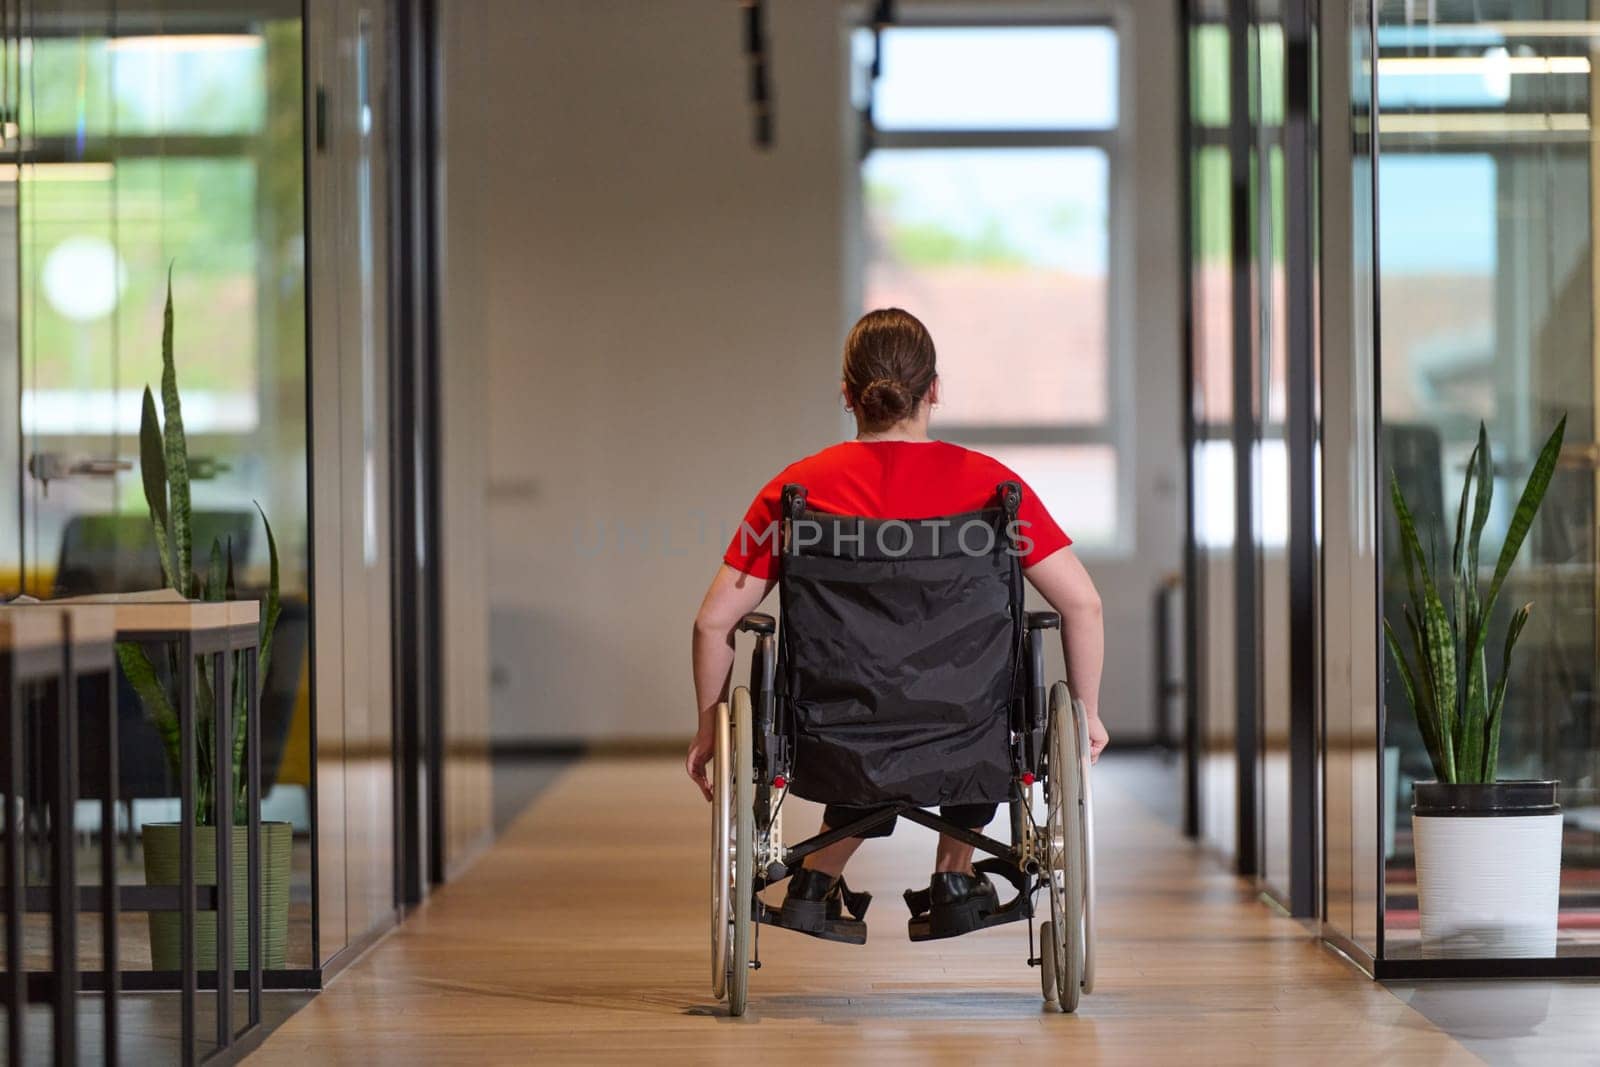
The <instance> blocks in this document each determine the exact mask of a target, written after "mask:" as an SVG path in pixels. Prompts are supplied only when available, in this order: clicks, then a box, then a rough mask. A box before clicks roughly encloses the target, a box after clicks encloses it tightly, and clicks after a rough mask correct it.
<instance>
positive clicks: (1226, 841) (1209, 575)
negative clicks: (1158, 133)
mask: <svg viewBox="0 0 1600 1067" xmlns="http://www.w3.org/2000/svg"><path fill="white" fill-rule="evenodd" d="M1189 17H1190V23H1189V27H1190V28H1189V44H1188V47H1189V71H1190V77H1191V81H1190V86H1189V108H1190V113H1189V118H1188V121H1189V143H1190V154H1189V230H1190V235H1191V241H1190V249H1191V255H1192V259H1191V261H1190V264H1189V276H1190V292H1189V299H1190V318H1191V322H1192V324H1193V325H1192V341H1191V343H1192V346H1193V348H1192V352H1191V374H1192V380H1191V382H1190V396H1191V403H1192V405H1193V407H1192V410H1191V412H1190V415H1191V418H1192V420H1193V428H1194V436H1195V442H1194V451H1193V453H1192V454H1191V455H1190V457H1189V477H1190V479H1191V486H1192V496H1193V501H1194V504H1193V507H1194V510H1193V513H1192V514H1191V516H1190V522H1191V525H1192V527H1193V531H1192V532H1193V537H1194V540H1195V564H1196V565H1195V570H1194V573H1193V574H1192V575H1191V581H1192V582H1193V588H1192V589H1191V590H1189V595H1190V596H1191V597H1193V598H1194V601H1195V609H1194V617H1195V618H1196V619H1197V620H1198V623H1199V625H1198V626H1197V628H1196V632H1195V635H1194V640H1195V656H1194V667H1193V670H1194V675H1195V677H1194V680H1193V682H1192V684H1193V686H1194V688H1195V691H1196V694H1197V704H1198V714H1199V738H1198V749H1199V763H1198V775H1199V782H1198V788H1197V793H1198V799H1199V809H1200V810H1199V822H1200V833H1201V835H1202V837H1203V839H1204V840H1205V841H1206V843H1207V844H1208V845H1209V846H1210V847H1211V848H1212V849H1214V850H1216V851H1217V852H1219V853H1221V854H1223V855H1225V856H1233V855H1234V854H1235V852H1236V850H1237V848H1238V801H1237V797H1238V780H1239V767H1238V763H1237V756H1236V751H1235V738H1236V736H1237V732H1238V702H1237V692H1238V690H1237V681H1236V678H1235V669H1234V659H1235V637H1236V629H1237V605H1236V603H1235V600H1234V536H1235V529H1234V526H1235V510H1234V505H1235V493H1236V491H1237V488H1236V485H1235V477H1234V451H1233V441H1232V420H1233V370H1234V364H1233V343H1234V336H1233V276H1232V271H1233V245H1232V242H1233V202H1232V174H1231V160H1230V157H1229V153H1228V147H1227V138H1228V128H1227V127H1228V120H1229V115H1230V106H1231V93H1230V82H1229V71H1230V55H1229V48H1228V31H1227V26H1226V25H1225V24H1223V20H1224V18H1225V11H1224V9H1223V8H1222V7H1221V6H1220V5H1214V4H1208V3H1205V2H1203V0H1197V2H1195V3H1192V4H1191V5H1190V10H1189Z"/></svg>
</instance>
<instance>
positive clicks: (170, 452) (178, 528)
mask: <svg viewBox="0 0 1600 1067" xmlns="http://www.w3.org/2000/svg"><path fill="white" fill-rule="evenodd" d="M161 405H162V409H163V413H164V415H165V417H166V424H165V426H164V427H163V430H162V437H163V442H164V447H165V453H166V461H167V484H168V486H169V488H170V490H171V504H170V506H171V528H172V545H173V554H174V562H173V572H174V574H173V577H174V578H176V579H177V582H176V583H174V585H173V588H174V589H176V590H177V591H178V592H180V593H182V594H183V595H184V596H186V597H191V596H193V595H194V573H193V569H192V568H193V565H194V564H193V558H192V556H193V540H194V528H193V525H192V516H191V514H190V506H189V441H188V438H187V437H186V436H185V435H184V432H183V405H182V403H181V402H180V401H179V398H178V369H177V365H176V363H175V362H174V359H173V354H172V267H171V266H170V265H169V266H168V267H167V304H166V309H165V311H164V312H163V313H162V319H161Z"/></svg>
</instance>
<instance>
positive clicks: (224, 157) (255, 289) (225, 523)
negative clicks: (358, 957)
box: [0, 0, 314, 971]
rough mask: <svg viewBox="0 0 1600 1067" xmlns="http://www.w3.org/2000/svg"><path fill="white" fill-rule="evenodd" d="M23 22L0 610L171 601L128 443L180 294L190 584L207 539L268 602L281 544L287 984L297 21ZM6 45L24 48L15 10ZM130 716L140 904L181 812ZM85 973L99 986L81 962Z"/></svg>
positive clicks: (294, 641) (155, 740)
mask: <svg viewBox="0 0 1600 1067" xmlns="http://www.w3.org/2000/svg"><path fill="white" fill-rule="evenodd" d="M24 6H25V7H26V9H27V10H26V12H25V15H26V17H25V18H24V19H23V20H22V21H21V22H20V25H21V27H22V28H23V29H24V30H25V31H26V33H25V35H22V36H17V37H14V38H12V39H11V40H9V41H8V42H7V47H6V49H5V54H4V57H3V58H4V63H3V69H4V71H5V74H4V79H5V92H6V102H7V103H8V104H9V105H10V106H9V108H8V109H7V111H6V114H5V116H4V118H5V129H4V131H3V136H0V231H3V232H0V383H3V384H0V410H3V412H4V413H5V414H4V415H0V421H3V422H4V424H5V425H7V426H16V427H18V432H17V433H7V434H6V435H4V437H3V438H0V471H3V474H0V598H5V597H11V596H15V595H19V594H29V595H32V596H35V597H39V598H42V599H49V598H57V597H66V596H78V595H85V594H105V593H123V592H131V591H137V590H148V589H154V588H158V587H160V586H162V585H163V584H164V579H163V574H162V570H161V566H160V563H159V557H158V555H157V552H156V547H155V539H154V535H153V533H152V530H151V526H150V520H149V513H148V510H147V506H146V503H145V496H144V489H143V483H142V476H143V472H142V471H141V469H140V457H139V452H140V450H139V425H140V415H141V397H142V395H143V391H144V389H145V387H146V386H150V387H151V388H152V389H153V390H154V391H155V392H156V395H157V396H158V397H159V396H160V388H161V376H162V328H163V321H162V311H163V304H164V301H165V299H166V296H167V292H168V285H169V279H170V286H171V294H172V302H173V311H174V316H173V317H174V324H173V351H174V359H175V364H176V382H177V386H178V390H179V393H180V395H181V397H182V405H183V417H184V424H185V429H186V432H187V437H188V450H189V456H190V463H191V476H192V480H193V486H192V492H193V509H194V516H193V524H194V536H195V543H196V548H195V566H196V569H197V570H203V569H204V567H205V561H206V559H207V556H208V554H209V552H210V549H211V546H212V543H213V541H216V542H217V543H219V544H221V545H222V546H224V551H231V554H232V558H233V562H234V582H235V585H236V587H237V595H238V596H239V597H240V598H258V597H262V596H263V595H264V591H265V589H266V587H267V585H268V582H269V566H268V558H269V553H268V546H267V537H266V529H265V526H264V525H263V523H262V519H261V515H260V514H258V513H257V510H256V509H257V507H258V506H259V508H260V509H261V512H262V513H264V514H265V516H266V517H267V518H268V519H269V520H270V521H271V524H272V531H273V533H274V535H275V537H276V542H277V548H278V553H279V560H280V569H279V581H280V586H281V591H282V601H283V612H282V616H281V618H280V619H279V622H278V625H277V628H276V631H275V641H274V646H273V647H274V655H273V658H272V661H271V669H270V672H269V674H268V676H267V678H266V679H265V688H264V692H263V695H262V701H261V716H262V719H261V722H262V741H263V746H262V762H263V773H264V784H265V786H266V787H267V789H268V790H270V793H269V796H268V798H267V800H266V802H265V804H264V807H263V814H264V817H265V818H266V819H268V820H282V821H287V822H289V823H291V824H292V826H293V829H294V845H293V850H292V860H291V871H292V874H291V882H292V885H291V889H290V905H289V923H288V928H287V931H286V934H285V946H286V947H285V955H284V959H283V963H282V965H281V967H282V969H285V970H291V971H293V970H305V969H307V968H310V967H311V966H312V965H313V963H314V959H313V945H312V931H313V926H314V923H313V920H312V893H311V867H312V863H311V850H312V841H311V828H312V827H311V808H310V786H311V774H310V767H311V753H310V738H311V733H312V731H311V721H310V719H311V706H310V699H309V688H308V675H309V658H308V651H309V584H310V582H309V579H310V572H309V543H308V525H307V452H306V428H307V417H306V329H305V325H306V319H305V314H306V311H305V307H306V300H305V285H306V273H305V255H304V241H305V212H304V206H303V205H304V181H303V161H302V138H303V131H304V125H303V121H302V114H303V112H304V106H303V89H302V86H303V81H304V70H303V64H302V59H301V54H302V41H301V38H302V23H301V16H300V5H299V4H298V3H294V2H287V0H241V2H236V3H213V4H209V5H206V4H184V5H182V11H181V13H175V12H173V11H171V10H169V8H171V7H174V6H175V5H163V4H142V5H127V4H117V3H113V2H99V3H89V2H77V3H66V2H62V3H43V2H38V3H30V4H27V5H24ZM7 26H8V28H9V29H10V31H11V32H13V33H15V32H16V31H17V29H18V26H19V21H18V19H17V18H16V17H15V9H14V6H13V16H12V18H11V19H9V20H8V22H7ZM158 406H159V401H158ZM13 420H15V421H13ZM119 715H120V722H119V737H118V746H117V749H118V750H117V753H116V755H117V759H118V764H119V775H120V782H121V793H122V795H121V796H120V797H119V798H118V800H119V801H120V804H119V809H120V811H121V813H122V814H121V819H122V821H121V825H119V826H118V827H117V832H118V833H119V834H120V836H121V837H122V839H123V841H124V842H125V846H126V847H125V849H124V850H123V851H122V852H121V856H122V860H121V870H120V871H119V879H120V880H121V881H122V882H123V883H124V884H137V883H140V882H142V881H144V880H145V878H146V866H145V862H144V857H143V855H142V852H143V841H144V835H143V834H142V832H141V828H142V827H143V826H145V825H147V824H150V823H157V822H162V821H168V820H172V819H174V818H176V817H177V804H178V802H177V800H176V794H177V789H176V783H175V781H174V780H173V778H172V775H171V773H170V771H169V769H168V761H167V758H166V753H165V751H164V749H163V745H162V741H161V738H160V736H159V735H158V734H157V732H156V730H155V728H154V727H153V726H152V725H150V724H149V723H148V722H147V720H146V719H145V716H144V713H143V711H142V709H141V706H140V704H139V701H138V699H137V697H136V696H135V694H134V692H133V690H132V689H131V688H130V687H129V686H127V685H126V684H124V685H123V687H122V690H121V692H120V695H119ZM95 736H97V735H96V734H93V733H86V734H85V736H84V743H85V744H88V745H92V744H93V742H94V737H95ZM80 795H81V796H82V797H83V800H82V801H81V802H80V807H81V810H80V812H79V822H80V830H81V831H83V832H84V833H85V834H86V835H88V834H91V833H95V832H97V831H98V830H99V829H100V827H99V824H98V818H97V815H96V812H97V809H96V808H95V806H94V797H95V793H94V783H91V782H89V781H87V780H85V781H84V783H83V785H82V788H81V790H80ZM92 856H93V852H92V850H89V851H86V853H85V864H86V866H85V877H86V879H87V880H91V881H92V880H93V879H92V878H89V876H88V872H89V871H90V870H92V869H93V867H92V862H93V860H92ZM145 924H146V919H145V917H144V916H143V915H140V914H136V913H132V912H130V913H126V914H125V915H124V917H123V929H122V934H123V936H122V939H121V947H120V953H121V960H122V965H123V967H124V968H125V969H135V970H137V969H148V968H150V967H152V947H151V937H150V935H149V934H148V933H147V931H146V925H145ZM34 940H35V939H33V938H30V943H29V948H30V953H31V952H32V951H33V949H34V948H35V945H34ZM37 948H38V949H39V951H40V952H44V951H45V949H46V946H45V944H44V943H43V940H42V935H41V938H40V939H39V944H38V945H37ZM33 962H35V963H36V964H38V965H39V968H40V969H48V968H47V965H46V964H44V963H43V962H42V961H41V960H35V961H33ZM81 963H82V966H84V967H85V968H86V969H89V970H94V969H96V968H97V967H98V966H99V963H98V959H97V958H96V957H94V956H92V955H90V956H86V957H85V958H84V959H83V960H82V961H81Z"/></svg>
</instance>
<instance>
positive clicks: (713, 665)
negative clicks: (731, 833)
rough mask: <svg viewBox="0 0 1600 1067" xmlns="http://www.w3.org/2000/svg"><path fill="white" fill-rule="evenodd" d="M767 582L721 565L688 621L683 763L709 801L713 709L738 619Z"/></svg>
mask: <svg viewBox="0 0 1600 1067" xmlns="http://www.w3.org/2000/svg"><path fill="white" fill-rule="evenodd" d="M775 584H777V583H776V582H774V581H773V580H771V579H767V578H756V577H752V576H751V575H748V574H745V573H743V572H742V571H737V570H735V569H734V568H732V567H730V566H728V565H727V564H726V563H724V564H723V565H722V566H721V567H720V568H719V569H718V570H717V576H716V577H715V578H713V579H711V588H710V589H707V590H706V598H705V600H703V601H701V603H700V612H699V614H697V615H696V616H695V617H694V701H695V708H696V710H697V711H698V713H699V725H698V727H697V728H696V730H695V736H694V741H693V742H691V743H690V745H689V754H688V757H687V759H685V761H684V765H685V767H686V768H687V769H688V771H689V777H690V778H692V779H694V783H695V784H696V785H698V786H699V787H700V792H702V793H704V794H705V798H706V799H707V800H710V799H711V783H710V782H709V781H708V780H707V778H706V763H707V762H709V761H710V759H711V755H712V746H713V745H714V743H715V737H714V735H713V727H714V725H715V715H716V711H717V705H718V704H720V703H721V702H722V701H724V700H726V699H728V679H729V678H730V677H731V676H732V674H733V635H734V631H735V630H736V629H737V628H738V626H739V620H740V619H742V618H744V617H745V616H746V615H748V614H749V613H750V612H752V611H754V610H755V609H756V608H757V607H758V606H759V605H760V604H761V602H762V601H763V600H765V599H766V598H767V594H768V593H770V592H771V591H772V587H773V586H774V585H775Z"/></svg>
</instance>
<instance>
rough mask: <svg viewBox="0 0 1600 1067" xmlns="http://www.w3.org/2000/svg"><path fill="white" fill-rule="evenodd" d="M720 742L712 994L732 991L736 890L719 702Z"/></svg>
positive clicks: (715, 778)
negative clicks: (730, 937)
mask: <svg viewBox="0 0 1600 1067" xmlns="http://www.w3.org/2000/svg"><path fill="white" fill-rule="evenodd" d="M716 730H717V733H716V742H715V745H714V747H713V749H712V752H713V755H712V763H711V768H712V770H711V807H712V812H711V994H712V996H714V997H716V998H717V999H718V1000H721V999H722V998H723V997H725V996H727V994H728V933H729V927H730V923H731V921H732V919H731V916H730V915H729V903H730V892H731V889H732V886H731V881H732V861H731V857H730V854H729V850H730V848H731V844H732V842H731V839H730V835H731V833H732V828H733V827H732V823H733V820H732V813H733V797H732V795H731V793H732V789H731V787H732V785H733V782H732V779H731V776H730V774H729V770H728V768H729V756H730V753H729V751H728V705H727V704H718V705H717V721H716Z"/></svg>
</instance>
